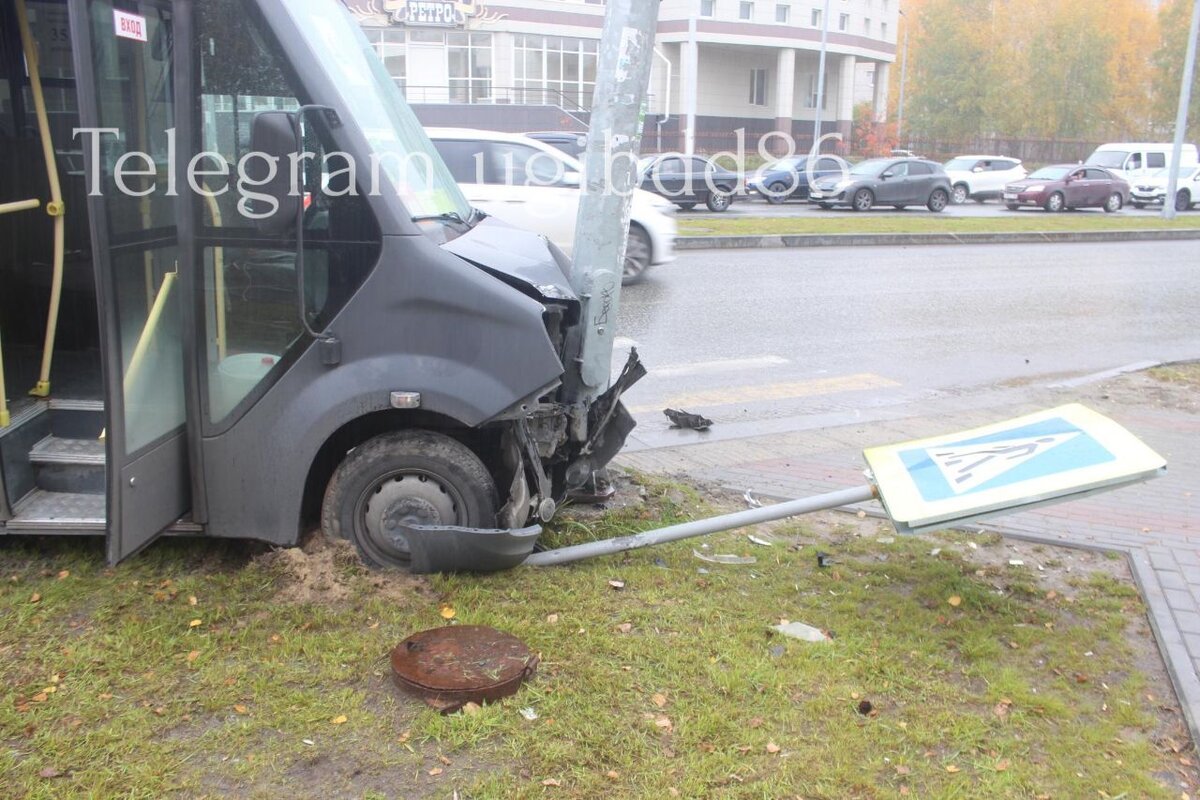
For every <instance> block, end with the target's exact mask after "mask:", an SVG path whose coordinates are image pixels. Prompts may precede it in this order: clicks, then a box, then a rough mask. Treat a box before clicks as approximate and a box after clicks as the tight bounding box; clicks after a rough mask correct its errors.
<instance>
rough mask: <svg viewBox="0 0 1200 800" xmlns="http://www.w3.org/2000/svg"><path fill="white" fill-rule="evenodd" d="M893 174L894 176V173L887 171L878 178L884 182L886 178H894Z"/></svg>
mask: <svg viewBox="0 0 1200 800" xmlns="http://www.w3.org/2000/svg"><path fill="white" fill-rule="evenodd" d="M895 174H896V173H894V172H892V171H891V170H890V169H889V170H888V171H887V172H885V173H883V174H882V175H880V176H879V177H880V179H882V180H885V181H886V180H887V179H888V178H891V177H894V176H895Z"/></svg>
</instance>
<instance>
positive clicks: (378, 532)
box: [321, 430, 499, 569]
mask: <svg viewBox="0 0 1200 800" xmlns="http://www.w3.org/2000/svg"><path fill="white" fill-rule="evenodd" d="M373 504H374V506H375V507H372V505H373ZM498 505H499V499H498V498H497V495H496V484H495V482H494V481H493V480H492V476H491V474H490V473H489V472H488V470H487V467H485V466H484V465H483V462H482V461H480V460H479V457H478V456H476V455H475V454H474V453H473V452H471V450H470V449H468V448H467V446H466V445H464V444H463V443H462V442H459V441H458V440H456V439H452V438H450V437H449V436H446V435H445V434H442V433H434V432H433V431H425V430H407V431H396V432H394V433H385V434H383V435H380V436H376V437H375V438H374V439H369V440H367V441H366V442H364V443H363V444H361V445H359V446H358V447H356V448H354V450H352V451H351V452H350V454H349V455H347V456H346V458H345V459H344V460H343V461H342V463H341V464H340V465H339V466H338V468H337V470H335V471H334V473H333V478H332V479H330V481H329V486H328V487H327V488H326V489H325V500H324V502H323V503H322V505H321V528H322V529H323V530H324V532H325V534H326V535H327V536H331V537H338V538H344V539H349V540H350V541H351V542H353V543H354V546H355V547H356V548H358V552H359V554H360V555H361V556H362V559H363V561H365V562H366V563H368V564H370V565H371V566H375V567H400V568H402V569H407V568H408V566H409V562H410V561H411V557H410V555H409V552H408V548H407V546H405V545H403V544H402V545H400V546H397V545H396V544H394V543H392V542H391V541H389V540H388V539H387V537H386V536H385V531H386V530H387V529H388V525H389V524H391V525H393V526H394V525H395V523H396V522H408V523H419V524H425V525H461V526H465V527H469V528H494V527H495V526H496V509H497V507H498Z"/></svg>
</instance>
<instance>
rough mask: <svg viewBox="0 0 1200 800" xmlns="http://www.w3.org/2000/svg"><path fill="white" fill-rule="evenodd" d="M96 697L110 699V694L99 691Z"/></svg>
mask: <svg viewBox="0 0 1200 800" xmlns="http://www.w3.org/2000/svg"><path fill="white" fill-rule="evenodd" d="M96 699H97V700H112V695H111V694H109V693H108V692H101V693H100V694H98V695H96Z"/></svg>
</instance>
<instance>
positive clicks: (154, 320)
mask: <svg viewBox="0 0 1200 800" xmlns="http://www.w3.org/2000/svg"><path fill="white" fill-rule="evenodd" d="M178 276H179V273H177V272H168V273H167V274H166V275H163V282H162V286H160V287H158V294H157V295H155V297H154V305H153V306H152V307H151V308H150V313H149V314H148V315H147V316H146V324H145V325H143V326H142V333H141V335H140V336H139V337H138V342H137V346H136V347H134V348H133V355H132V356H130V357H129V366H128V367H126V368H125V381H124V384H123V387H124V391H125V399H126V402H128V401H129V393H130V391H131V390H132V388H133V386H134V384H135V383H136V382H137V377H138V373H139V372H141V370H142V362H143V361H145V360H146V351H147V350H149V349H150V342H151V341H152V340H153V339H154V332H155V331H156V330H157V329H158V321H159V320H160V319H161V318H162V315H163V309H164V308H166V306H167V297H168V296H170V294H171V287H172V286H174V285H175V279H176V278H177V277H178Z"/></svg>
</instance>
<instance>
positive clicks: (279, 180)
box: [246, 111, 301, 235]
mask: <svg viewBox="0 0 1200 800" xmlns="http://www.w3.org/2000/svg"><path fill="white" fill-rule="evenodd" d="M250 150H251V151H252V152H254V153H261V154H262V156H263V157H259V158H252V159H247V161H246V178H247V179H248V180H247V183H248V184H249V185H250V186H252V187H253V193H254V194H255V195H266V196H267V197H269V198H270V200H271V201H274V202H273V203H272V202H270V201H268V200H262V199H253V200H251V199H247V200H246V206H247V207H248V208H249V210H250V212H251V214H252V216H253V219H254V222H255V224H256V225H257V226H258V229H259V231H260V232H262V233H266V234H272V235H278V234H282V233H286V232H287V231H289V230H291V229H292V228H293V227H295V225H296V219H297V216H298V214H299V212H300V197H299V196H298V193H297V194H293V193H292V174H291V173H292V161H291V158H292V156H293V154H296V153H299V152H300V151H301V148H300V140H299V137H297V135H296V115H295V114H290V113H288V112H286V111H260V112H259V113H257V114H255V115H254V122H253V124H252V125H251V128H250ZM264 157H265V158H264ZM268 160H269V161H270V162H271V163H273V164H274V173H273V174H272V170H271V164H269V163H268Z"/></svg>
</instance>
